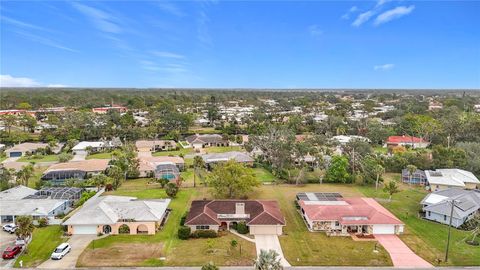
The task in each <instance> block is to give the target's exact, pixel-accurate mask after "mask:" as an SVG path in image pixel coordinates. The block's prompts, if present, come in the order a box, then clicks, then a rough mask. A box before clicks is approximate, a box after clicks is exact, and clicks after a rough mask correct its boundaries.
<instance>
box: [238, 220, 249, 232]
mask: <svg viewBox="0 0 480 270" xmlns="http://www.w3.org/2000/svg"><path fill="white" fill-rule="evenodd" d="M248 231H249V230H248V227H247V224H245V222H243V221H242V222H240V223H238V224H237V232H238V233H240V234H247V233H248Z"/></svg>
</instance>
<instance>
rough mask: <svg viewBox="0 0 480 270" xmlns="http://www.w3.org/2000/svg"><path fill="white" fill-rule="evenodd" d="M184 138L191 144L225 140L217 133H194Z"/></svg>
mask: <svg viewBox="0 0 480 270" xmlns="http://www.w3.org/2000/svg"><path fill="white" fill-rule="evenodd" d="M185 140H186V141H187V142H188V143H190V144H192V143H217V142H221V141H225V140H224V139H223V137H222V135H219V134H196V135H191V136H188V137H187V138H185Z"/></svg>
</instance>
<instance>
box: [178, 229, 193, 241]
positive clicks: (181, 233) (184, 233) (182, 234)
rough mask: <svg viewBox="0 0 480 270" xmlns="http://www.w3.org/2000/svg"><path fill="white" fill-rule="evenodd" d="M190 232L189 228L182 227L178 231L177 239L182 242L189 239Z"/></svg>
mask: <svg viewBox="0 0 480 270" xmlns="http://www.w3.org/2000/svg"><path fill="white" fill-rule="evenodd" d="M190 232H191V230H190V227H187V226H182V227H180V228H179V229H178V238H180V239H182V240H187V239H188V238H190Z"/></svg>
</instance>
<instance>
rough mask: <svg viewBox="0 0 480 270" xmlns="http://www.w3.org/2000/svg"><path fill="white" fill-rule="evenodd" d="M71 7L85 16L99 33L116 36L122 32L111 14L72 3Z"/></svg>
mask: <svg viewBox="0 0 480 270" xmlns="http://www.w3.org/2000/svg"><path fill="white" fill-rule="evenodd" d="M72 5H73V7H74V8H75V9H77V10H78V11H80V12H81V13H82V14H83V15H85V16H86V17H87V18H88V19H89V20H90V21H91V22H92V23H93V25H94V26H95V27H96V28H97V29H99V30H100V31H103V32H107V33H114V34H118V33H121V32H122V31H123V30H122V28H121V27H120V25H119V24H118V19H117V18H115V17H114V16H112V15H111V14H109V13H107V12H105V11H102V10H100V9H97V8H93V7H90V6H87V5H83V4H79V3H75V2H74V3H72Z"/></svg>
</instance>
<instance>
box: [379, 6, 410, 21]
mask: <svg viewBox="0 0 480 270" xmlns="http://www.w3.org/2000/svg"><path fill="white" fill-rule="evenodd" d="M414 9H415V6H413V5H412V6H409V7H406V6H400V7H396V8H393V9H390V10H387V11H385V12H383V13H382V14H380V15H378V16H377V18H376V19H375V22H374V23H373V24H374V25H380V24H383V23H386V22H389V21H391V20H394V19H398V18H400V17H403V16H405V15H408V14H410V13H412V11H413V10H414Z"/></svg>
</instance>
